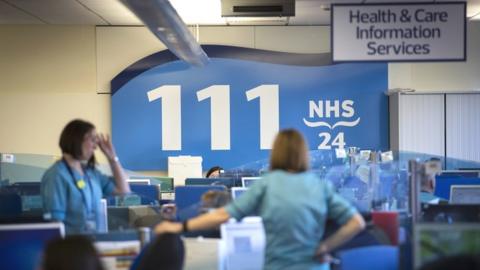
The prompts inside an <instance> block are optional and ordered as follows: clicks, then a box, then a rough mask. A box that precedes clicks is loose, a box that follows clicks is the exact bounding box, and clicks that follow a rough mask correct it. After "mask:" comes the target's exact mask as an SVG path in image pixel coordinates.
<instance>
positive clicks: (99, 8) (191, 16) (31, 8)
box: [0, 0, 480, 25]
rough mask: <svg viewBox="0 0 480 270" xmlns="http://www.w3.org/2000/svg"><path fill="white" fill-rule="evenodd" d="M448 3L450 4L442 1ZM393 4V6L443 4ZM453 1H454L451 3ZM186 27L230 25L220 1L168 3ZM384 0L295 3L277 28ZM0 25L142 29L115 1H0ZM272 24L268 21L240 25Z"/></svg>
mask: <svg viewBox="0 0 480 270" xmlns="http://www.w3.org/2000/svg"><path fill="white" fill-rule="evenodd" d="M444 1H449V2H452V0H444ZM444 1H443V0H437V1H433V0H432V1H426V0H422V1H418V0H395V2H444ZM453 1H455V0H453ZM170 2H171V3H172V5H173V6H174V7H175V9H176V10H177V12H178V13H179V15H180V17H181V18H182V19H183V21H184V22H185V23H186V24H188V25H197V24H198V25H232V24H239V23H238V22H236V23H234V22H232V21H229V20H227V19H225V18H221V16H220V0H170ZM375 2H393V1H387V0H296V12H295V13H296V15H295V17H291V18H288V20H287V21H280V22H279V23H278V24H288V25H328V24H330V11H329V7H330V4H331V3H375ZM467 17H468V18H470V19H472V20H480V0H467ZM0 24H3V25H6V24H61V25H143V24H142V22H141V21H140V20H139V19H138V18H137V17H136V16H135V15H134V14H133V13H131V12H130V11H129V10H128V9H127V8H126V7H125V6H123V4H122V3H120V2H119V1H118V0H0ZM243 24H248V25H261V24H275V22H274V21H272V19H268V21H261V20H259V19H257V20H254V21H248V22H243Z"/></svg>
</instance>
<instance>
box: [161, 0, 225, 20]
mask: <svg viewBox="0 0 480 270" xmlns="http://www.w3.org/2000/svg"><path fill="white" fill-rule="evenodd" d="M170 3H171V4H172V6H173V7H174V8H175V10H176V11H177V13H178V15H179V16H180V18H182V20H183V22H184V23H185V24H188V25H195V24H202V25H205V24H207V25H208V24H210V25H211V24H214V25H215V24H223V25H224V24H225V19H223V18H222V16H221V14H222V12H221V10H222V9H221V3H220V0H170Z"/></svg>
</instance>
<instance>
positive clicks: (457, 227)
mask: <svg viewBox="0 0 480 270" xmlns="http://www.w3.org/2000/svg"><path fill="white" fill-rule="evenodd" d="M413 229H414V234H413V235H414V239H413V251H414V252H413V254H414V269H418V268H420V267H421V266H422V265H424V264H425V263H428V262H432V261H434V260H436V259H439V258H441V257H446V256H449V255H455V254H471V255H475V254H479V253H480V245H479V244H478V241H479V239H480V223H460V224H448V223H417V224H415V225H414V227H413Z"/></svg>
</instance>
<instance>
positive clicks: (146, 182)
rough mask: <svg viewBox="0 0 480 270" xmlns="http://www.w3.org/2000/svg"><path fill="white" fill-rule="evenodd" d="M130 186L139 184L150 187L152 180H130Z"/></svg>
mask: <svg viewBox="0 0 480 270" xmlns="http://www.w3.org/2000/svg"><path fill="white" fill-rule="evenodd" d="M127 182H128V183H129V184H138V185H150V182H151V181H150V179H134V178H130V179H128V180H127Z"/></svg>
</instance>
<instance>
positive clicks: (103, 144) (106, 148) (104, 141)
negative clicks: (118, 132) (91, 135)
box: [97, 134, 117, 161]
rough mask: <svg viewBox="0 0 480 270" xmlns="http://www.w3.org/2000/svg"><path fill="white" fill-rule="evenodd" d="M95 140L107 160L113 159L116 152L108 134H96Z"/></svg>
mask: <svg viewBox="0 0 480 270" xmlns="http://www.w3.org/2000/svg"><path fill="white" fill-rule="evenodd" d="M97 142H98V146H99V147H100V150H102V152H103V154H105V156H106V157H107V159H108V160H109V161H111V160H115V158H116V156H117V155H116V153H115V148H113V144H112V141H111V140H110V136H108V135H104V134H98V135H97Z"/></svg>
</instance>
